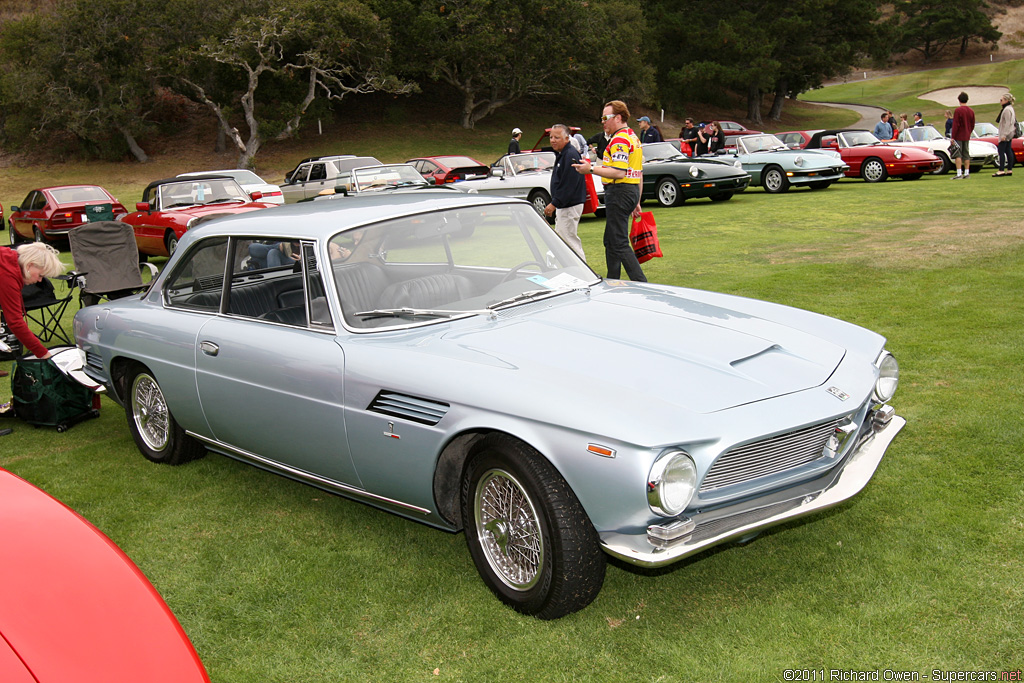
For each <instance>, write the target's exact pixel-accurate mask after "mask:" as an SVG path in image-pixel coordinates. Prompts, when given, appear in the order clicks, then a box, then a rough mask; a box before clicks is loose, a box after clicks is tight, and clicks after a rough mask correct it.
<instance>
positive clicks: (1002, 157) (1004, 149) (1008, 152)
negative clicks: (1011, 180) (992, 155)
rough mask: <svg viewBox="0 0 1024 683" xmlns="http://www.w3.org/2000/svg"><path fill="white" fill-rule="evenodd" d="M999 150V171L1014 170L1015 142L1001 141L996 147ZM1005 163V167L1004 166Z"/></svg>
mask: <svg viewBox="0 0 1024 683" xmlns="http://www.w3.org/2000/svg"><path fill="white" fill-rule="evenodd" d="M996 147H997V148H998V149H999V170H1000V171H1003V170H1006V171H1012V170H1013V140H1000V141H999V144H997V145H996ZM1004 162H1005V165H1004Z"/></svg>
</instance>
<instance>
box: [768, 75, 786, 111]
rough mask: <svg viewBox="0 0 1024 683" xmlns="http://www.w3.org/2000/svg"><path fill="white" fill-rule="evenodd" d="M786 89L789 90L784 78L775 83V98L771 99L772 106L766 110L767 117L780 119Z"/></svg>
mask: <svg viewBox="0 0 1024 683" xmlns="http://www.w3.org/2000/svg"><path fill="white" fill-rule="evenodd" d="M787 90H789V82H788V81H786V80H785V79H783V80H781V81H779V82H778V83H776V84H775V99H774V100H772V108H771V110H770V111H769V112H768V118H769V119H771V120H772V121H780V120H781V119H782V105H783V104H785V102H786V91H787Z"/></svg>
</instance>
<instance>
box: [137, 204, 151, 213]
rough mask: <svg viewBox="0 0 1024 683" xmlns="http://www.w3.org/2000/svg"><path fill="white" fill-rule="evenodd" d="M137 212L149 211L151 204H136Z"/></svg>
mask: <svg viewBox="0 0 1024 683" xmlns="http://www.w3.org/2000/svg"><path fill="white" fill-rule="evenodd" d="M135 210H136V211H149V202H136V203H135Z"/></svg>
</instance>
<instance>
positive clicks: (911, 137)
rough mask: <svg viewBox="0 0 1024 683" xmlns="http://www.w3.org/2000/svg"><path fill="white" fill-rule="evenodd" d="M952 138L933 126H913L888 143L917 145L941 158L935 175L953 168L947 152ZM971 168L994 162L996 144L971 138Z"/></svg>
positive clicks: (904, 145)
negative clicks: (940, 163) (940, 164)
mask: <svg viewBox="0 0 1024 683" xmlns="http://www.w3.org/2000/svg"><path fill="white" fill-rule="evenodd" d="M952 142H953V141H952V140H950V139H949V138H945V137H942V134H941V133H939V131H937V130H935V126H914V127H913V128H907V129H906V130H905V131H903V132H902V133H900V135H899V138H897V140H896V142H893V143H890V144H892V145H894V146H896V147H917V148H918V149H923V150H924V151H926V152H931V153H932V154H934V155H935V156H937V157H938V158H940V159H942V168H940V169H938V170H937V171H935V174H936V175H940V174H943V173H949V169H951V168H953V161H952V159H953V157H952V155H951V154H950V153H949V146H950V144H952ZM969 151H970V153H971V170H972V171H980V170H981V168H982V167H983V166H985V165H986V164H994V163H995V160H996V154H997V151H996V146H995V145H993V144H992V143H991V142H985V141H984V140H971V144H970V150H969Z"/></svg>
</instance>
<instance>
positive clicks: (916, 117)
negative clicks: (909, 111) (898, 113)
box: [914, 111, 924, 126]
mask: <svg viewBox="0 0 1024 683" xmlns="http://www.w3.org/2000/svg"><path fill="white" fill-rule="evenodd" d="M914 125H915V126H923V125H924V119H923V118H921V112H919V111H915V112H914Z"/></svg>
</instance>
